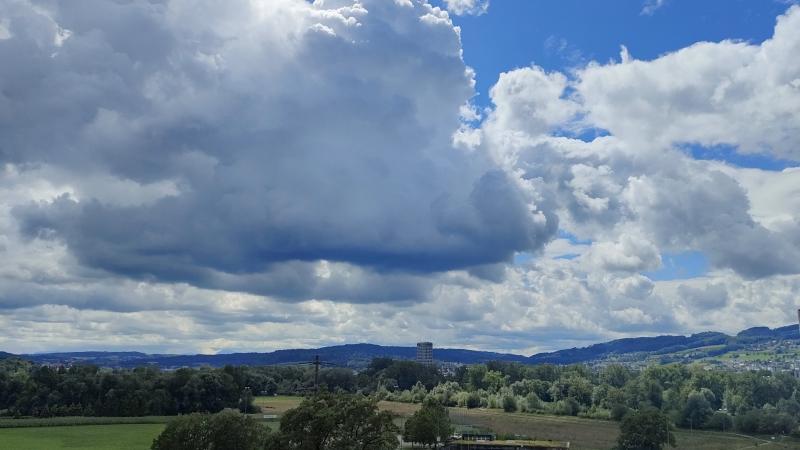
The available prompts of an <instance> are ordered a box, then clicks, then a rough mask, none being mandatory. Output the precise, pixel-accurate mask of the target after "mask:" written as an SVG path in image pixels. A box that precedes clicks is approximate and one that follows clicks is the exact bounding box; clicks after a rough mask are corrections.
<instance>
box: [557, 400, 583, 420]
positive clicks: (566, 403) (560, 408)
mask: <svg viewBox="0 0 800 450" xmlns="http://www.w3.org/2000/svg"><path fill="white" fill-rule="evenodd" d="M580 409H581V405H580V404H579V403H578V401H577V400H575V399H574V398H572V397H567V398H565V399H564V400H559V401H557V402H555V403H554V404H553V406H552V412H553V414H555V415H557V416H577V415H578V411H580Z"/></svg>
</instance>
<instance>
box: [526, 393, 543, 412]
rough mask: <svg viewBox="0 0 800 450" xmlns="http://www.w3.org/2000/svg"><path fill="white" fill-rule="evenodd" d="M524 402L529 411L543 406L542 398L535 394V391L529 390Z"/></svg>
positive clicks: (539, 409) (540, 408) (538, 409)
mask: <svg viewBox="0 0 800 450" xmlns="http://www.w3.org/2000/svg"><path fill="white" fill-rule="evenodd" d="M525 404H526V406H527V410H528V411H529V412H534V411H541V410H542V408H544V405H542V400H541V399H540V398H539V396H538V395H536V393H535V392H531V393H530V394H528V396H527V397H525Z"/></svg>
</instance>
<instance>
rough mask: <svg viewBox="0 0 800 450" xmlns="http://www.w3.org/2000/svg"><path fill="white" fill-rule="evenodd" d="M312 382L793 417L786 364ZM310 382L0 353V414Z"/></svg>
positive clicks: (414, 374) (534, 402)
mask: <svg viewBox="0 0 800 450" xmlns="http://www.w3.org/2000/svg"><path fill="white" fill-rule="evenodd" d="M319 380H320V384H321V385H322V387H323V388H325V389H327V390H329V391H332V392H349V393H356V392H358V393H362V394H368V395H371V394H375V395H376V396H377V397H378V398H381V399H387V400H395V401H402V402H415V403H423V402H424V401H425V400H426V399H430V400H436V401H437V402H439V403H440V404H442V405H445V406H464V407H469V408H475V407H485V408H498V409H504V410H506V411H522V412H531V413H539V412H541V413H548V414H558V415H579V416H584V417H593V418H603V419H614V420H621V419H622V418H623V417H624V416H625V415H626V414H628V413H629V412H631V411H638V410H642V409H644V408H655V409H657V410H659V411H661V412H663V413H664V414H665V415H666V416H667V417H669V420H670V421H671V423H673V424H674V425H676V426H680V427H686V428H706V429H719V430H728V429H732V428H735V429H737V430H740V431H743V432H749V433H790V432H792V431H794V430H795V429H796V428H797V424H798V419H799V418H800V401H798V400H800V398H798V394H797V392H798V388H799V387H800V385H798V380H797V379H796V378H794V377H793V376H791V375H789V374H783V373H771V372H766V371H762V372H745V373H731V372H722V371H713V370H705V369H704V368H702V367H700V366H686V365H679V364H672V365H664V366H651V367H649V368H647V369H645V370H643V371H632V370H629V369H627V368H626V367H624V366H621V365H610V366H607V367H605V368H602V369H600V370H590V369H589V368H587V367H585V366H581V365H572V366H554V365H536V366H527V365H521V364H516V363H501V362H493V363H487V364H478V365H472V366H464V367H461V368H459V370H458V371H457V372H456V374H455V375H454V376H450V377H444V376H442V375H441V374H439V373H438V372H437V371H436V369H435V368H432V367H427V366H423V365H420V364H416V363H414V362H411V361H395V360H391V359H386V358H379V359H375V360H374V361H373V362H372V364H371V365H370V366H369V367H368V368H366V369H365V370H363V371H361V372H359V373H355V372H353V371H352V370H349V369H343V368H334V369H324V370H322V371H321V372H320V376H319ZM313 386H314V373H313V368H308V367H232V366H226V367H224V368H217V369H214V368H202V369H178V370H175V371H162V370H158V369H157V368H153V367H144V368H137V369H133V370H108V369H100V368H97V367H94V366H72V367H68V368H65V367H59V368H51V367H47V366H40V365H36V364H31V363H29V362H26V361H21V360H18V359H6V360H2V361H0V415H7V416H37V417H49V416H65V415H87V416H143V415H172V414H188V413H192V412H209V413H214V412H218V411H221V410H222V409H224V408H239V409H241V410H243V411H247V412H253V411H255V410H254V409H253V408H252V406H251V400H252V396H253V395H259V394H261V395H271V394H276V393H277V394H290V395H303V394H306V393H308V392H311V391H313ZM248 388H249V389H248Z"/></svg>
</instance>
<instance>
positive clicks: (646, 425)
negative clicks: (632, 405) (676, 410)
mask: <svg viewBox="0 0 800 450" xmlns="http://www.w3.org/2000/svg"><path fill="white" fill-rule="evenodd" d="M619 429H620V434H619V439H618V440H617V447H616V449H617V450H661V449H662V448H663V447H664V444H669V445H670V446H672V447H674V446H675V435H673V434H672V431H671V426H670V424H669V419H668V418H667V416H665V415H664V414H662V413H661V411H659V410H657V409H655V408H646V409H643V410H640V411H638V412H635V413H632V414H628V415H626V416H625V418H624V419H622V423H621V424H620V427H619Z"/></svg>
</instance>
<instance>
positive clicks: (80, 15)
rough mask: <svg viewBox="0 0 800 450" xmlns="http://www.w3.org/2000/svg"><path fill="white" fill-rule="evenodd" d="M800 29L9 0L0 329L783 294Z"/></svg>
mask: <svg viewBox="0 0 800 450" xmlns="http://www.w3.org/2000/svg"><path fill="white" fill-rule="evenodd" d="M798 54H800V6H797V5H794V4H793V2H790V1H765V0H730V1H729V0H709V1H704V2H693V1H688V0H683V1H679V0H620V1H596V2H585V1H577V0H559V1H531V0H492V1H485V0H441V1H440V0H431V2H428V1H425V0H359V1H356V0H316V1H314V2H310V1H306V0H232V1H228V2H216V1H211V0H200V1H197V0H191V1H189V0H124V1H123V0H114V1H112V0H86V1H82V2H78V3H75V2H66V1H58V0H0V61H5V62H7V63H5V64H0V329H1V330H2V333H0V350H3V351H8V352H15V353H26V352H45V351H76V350H138V351H145V352H151V353H228V352H236V351H271V350H275V349H281V348H307V347H317V346H323V345H336V344H344V343H357V342H371V343H377V344H391V345H413V344H414V343H415V342H417V341H432V342H434V345H435V346H438V347H459V348H472V349H481V350H494V351H502V352H514V353H521V354H533V353H536V352H542V351H550V350H556V349H561V348H569V347H575V346H584V345H590V344H592V343H596V342H602V341H606V340H610V339H616V338H622V337H632V336H652V335H660V334H689V333H695V332H702V331H709V330H715V331H723V332H729V333H736V332H738V331H740V330H742V329H745V328H748V327H752V326H762V325H765V326H771V327H776V326H783V325H786V324H789V323H793V322H794V321H795V320H796V316H795V311H796V309H797V308H798V306H800V303H799V302H798V299H800V215H799V213H800V59H798V58H797V55H798Z"/></svg>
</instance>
